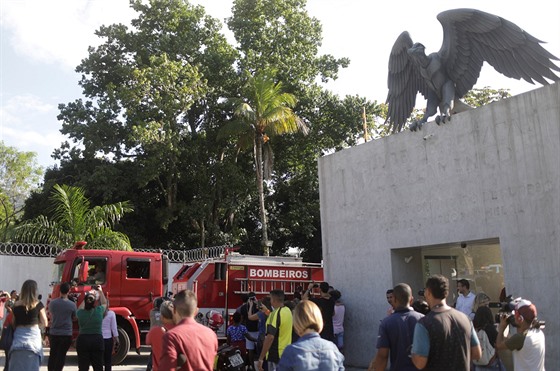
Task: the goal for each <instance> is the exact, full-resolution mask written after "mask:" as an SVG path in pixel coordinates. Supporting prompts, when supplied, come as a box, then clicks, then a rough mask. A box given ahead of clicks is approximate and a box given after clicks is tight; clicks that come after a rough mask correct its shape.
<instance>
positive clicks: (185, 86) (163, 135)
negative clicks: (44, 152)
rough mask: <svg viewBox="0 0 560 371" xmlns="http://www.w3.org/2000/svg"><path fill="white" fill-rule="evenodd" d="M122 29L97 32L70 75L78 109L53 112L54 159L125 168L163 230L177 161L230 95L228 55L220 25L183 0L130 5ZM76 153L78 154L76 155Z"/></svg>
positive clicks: (174, 204)
mask: <svg viewBox="0 0 560 371" xmlns="http://www.w3.org/2000/svg"><path fill="white" fill-rule="evenodd" d="M131 6H132V8H133V9H134V10H136V11H137V12H138V17H137V18H136V19H134V20H133V21H132V27H131V28H130V29H129V28H128V27H127V26H125V25H122V24H117V25H110V26H102V27H101V28H100V29H99V30H98V31H97V32H96V34H97V35H98V36H99V37H101V38H103V39H104V40H105V42H104V43H103V44H101V45H100V46H98V47H96V48H90V50H89V56H88V57H87V58H85V59H84V60H83V61H82V63H81V64H80V65H79V66H78V67H77V71H78V72H79V73H81V74H82V79H81V81H80V85H81V87H82V88H83V93H84V95H85V97H86V100H82V99H78V100H76V101H75V102H71V103H68V104H61V105H60V106H59V107H60V115H59V119H60V120H61V121H63V126H62V130H61V131H62V133H64V134H67V135H69V136H70V137H71V138H72V139H73V140H74V142H76V145H70V144H66V145H65V146H63V148H61V150H60V151H59V152H58V153H57V155H58V156H59V157H60V158H62V159H68V158H70V157H74V158H76V157H84V158H86V157H87V158H93V157H99V156H104V157H105V158H106V159H108V160H111V161H132V162H134V163H135V164H136V166H137V171H138V172H137V177H136V179H137V182H138V186H139V187H144V186H147V185H148V184H150V183H152V182H153V183H155V184H157V185H158V187H159V193H160V197H161V198H162V200H163V201H164V202H163V203H162V206H161V207H159V208H158V210H157V211H156V213H157V215H158V217H159V219H160V220H159V224H160V225H161V227H162V228H164V229H166V228H168V226H169V225H170V223H172V222H173V221H175V220H176V219H177V218H178V216H179V214H180V213H181V212H182V210H181V205H183V204H182V203H181V202H180V200H178V189H179V187H180V185H179V183H180V182H181V179H182V168H183V166H184V164H181V163H180V162H181V161H182V160H183V159H184V155H183V153H184V151H185V150H186V146H187V145H188V141H189V140H190V138H192V137H195V136H197V135H199V134H200V132H201V131H202V130H204V129H205V128H212V127H213V126H218V124H217V123H216V121H219V120H221V119H222V113H221V112H220V111H219V110H218V107H219V100H220V97H224V96H227V95H230V94H229V93H228V94H225V93H224V91H225V89H227V88H228V87H230V86H235V82H234V80H235V73H234V70H233V65H234V60H235V57H236V52H235V50H234V49H233V48H232V47H231V46H230V45H229V44H228V43H227V40H226V39H225V37H224V36H223V35H222V34H221V33H220V28H221V25H220V23H219V22H218V21H217V20H216V19H214V18H212V17H209V16H207V15H206V14H205V12H204V9H203V8H202V7H200V6H193V5H191V4H189V3H188V2H187V1H183V0H169V1H159V0H149V1H141V0H133V1H131ZM82 148H83V149H82Z"/></svg>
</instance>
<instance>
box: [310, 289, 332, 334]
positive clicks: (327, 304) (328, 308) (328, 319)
mask: <svg viewBox="0 0 560 371" xmlns="http://www.w3.org/2000/svg"><path fill="white" fill-rule="evenodd" d="M309 300H311V301H312V302H314V303H315V304H317V306H318V307H319V309H320V310H321V314H322V316H323V331H321V337H322V338H323V339H326V340H330V341H332V340H333V339H334V328H333V322H332V318H333V316H334V300H333V299H332V298H330V299H326V298H322V297H321V298H311V299H309Z"/></svg>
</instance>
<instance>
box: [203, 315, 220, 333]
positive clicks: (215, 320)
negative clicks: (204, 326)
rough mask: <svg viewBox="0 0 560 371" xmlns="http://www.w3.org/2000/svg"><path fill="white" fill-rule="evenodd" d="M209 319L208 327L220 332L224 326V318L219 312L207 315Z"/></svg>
mask: <svg viewBox="0 0 560 371" xmlns="http://www.w3.org/2000/svg"><path fill="white" fill-rule="evenodd" d="M206 316H207V317H208V327H210V328H211V329H212V330H214V331H216V330H218V329H219V328H220V327H221V326H222V325H223V324H224V317H222V315H221V314H220V313H218V312H214V311H210V312H208V313H207V314H206Z"/></svg>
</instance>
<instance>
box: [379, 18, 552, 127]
mask: <svg viewBox="0 0 560 371" xmlns="http://www.w3.org/2000/svg"><path fill="white" fill-rule="evenodd" d="M437 18H438V20H439V21H440V23H441V25H442V27H443V44H442V46H441V49H440V50H439V51H438V52H437V53H432V54H430V55H426V53H425V47H424V45H422V44H420V43H415V44H414V43H413V42H412V39H411V38H410V35H409V34H408V32H407V31H404V32H403V33H401V34H400V36H399V37H398V38H397V41H395V44H394V45H393V48H392V50H391V55H390V57H389V76H388V78H387V85H388V87H389V93H388V95H387V105H388V114H387V120H386V124H389V126H390V129H391V131H392V132H398V131H401V130H402V129H403V127H404V125H405V123H406V121H407V119H408V118H409V116H410V114H411V113H412V110H413V108H414V105H415V103H416V95H417V93H418V92H420V93H422V95H423V96H424V97H425V98H426V99H427V101H428V102H427V107H426V111H425V114H424V116H423V117H422V118H421V119H420V120H417V121H415V122H413V123H411V124H410V129H411V130H412V131H416V130H417V129H421V128H422V125H423V124H424V123H425V122H426V121H428V118H429V117H431V116H433V115H435V114H436V113H437V109H438V108H439V112H440V115H439V116H437V117H436V123H437V124H438V125H439V124H440V123H445V122H446V121H449V120H450V119H451V114H453V113H456V112H460V111H461V110H464V108H465V107H468V106H467V105H466V104H464V103H462V102H461V101H460V100H459V99H461V98H462V97H463V96H464V95H465V94H466V93H467V92H468V91H469V90H471V89H472V88H473V86H474V84H475V83H476V80H477V79H478V76H479V75H480V70H481V68H482V64H483V63H484V62H488V63H489V64H491V65H492V66H493V67H494V68H495V69H496V71H498V72H500V73H501V74H504V75H505V76H507V77H511V78H514V79H517V80H519V79H524V80H526V81H528V82H530V83H531V84H534V82H535V81H537V82H539V83H541V84H543V85H548V81H547V80H546V79H550V80H552V81H558V80H559V79H560V78H559V77H558V76H557V75H556V74H555V73H554V72H553V71H552V70H555V71H560V68H559V67H558V66H557V65H556V64H554V62H552V60H558V58H556V57H555V56H554V55H552V54H551V53H549V52H548V51H547V50H545V49H544V48H543V47H542V46H541V45H540V44H541V43H543V42H542V41H540V40H538V39H536V38H535V37H533V36H531V35H529V34H528V33H527V32H525V31H523V30H522V29H521V28H519V27H518V26H517V25H515V24H514V23H512V22H510V21H508V20H506V19H504V18H501V17H498V16H495V15H493V14H489V13H485V12H482V11H480V10H476V9H452V10H447V11H444V12H442V13H439V14H438V16H437Z"/></svg>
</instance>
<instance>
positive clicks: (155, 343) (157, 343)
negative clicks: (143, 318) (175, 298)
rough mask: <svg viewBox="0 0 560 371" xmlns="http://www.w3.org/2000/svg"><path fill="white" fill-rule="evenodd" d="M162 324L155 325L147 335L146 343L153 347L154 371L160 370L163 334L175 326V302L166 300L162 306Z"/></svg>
mask: <svg viewBox="0 0 560 371" xmlns="http://www.w3.org/2000/svg"><path fill="white" fill-rule="evenodd" d="M159 310H160V314H161V322H162V324H163V325H162V326H154V327H152V328H151V329H150V332H148V335H146V344H147V345H151V347H152V371H158V370H159V369H160V368H159V359H160V357H161V353H162V344H163V335H164V334H165V333H166V332H167V331H168V330H170V329H172V328H173V327H175V323H174V322H173V302H172V301H170V300H166V301H164V302H163V303H161V306H160V309H159Z"/></svg>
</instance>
